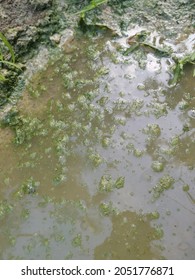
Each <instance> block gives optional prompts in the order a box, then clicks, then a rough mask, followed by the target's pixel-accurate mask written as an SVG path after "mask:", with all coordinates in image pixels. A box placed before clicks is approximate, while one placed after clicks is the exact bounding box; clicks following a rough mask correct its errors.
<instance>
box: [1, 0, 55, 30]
mask: <svg viewBox="0 0 195 280" xmlns="http://www.w3.org/2000/svg"><path fill="white" fill-rule="evenodd" d="M36 2H37V3H38V2H41V1H34V4H33V1H29V0H0V26H1V32H6V31H7V30H8V29H11V28H16V27H17V28H20V29H22V30H25V29H26V27H28V26H29V25H30V26H32V25H37V21H39V20H40V19H42V18H44V17H45V15H46V13H47V11H46V10H47V8H48V7H49V6H50V5H51V1H42V2H45V3H48V5H47V4H45V5H38V4H36Z"/></svg>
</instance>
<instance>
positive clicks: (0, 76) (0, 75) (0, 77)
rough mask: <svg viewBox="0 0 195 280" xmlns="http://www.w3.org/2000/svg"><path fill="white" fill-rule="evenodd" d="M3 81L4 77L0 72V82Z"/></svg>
mask: <svg viewBox="0 0 195 280" xmlns="http://www.w3.org/2000/svg"><path fill="white" fill-rule="evenodd" d="M4 81H6V78H5V77H4V76H3V75H2V74H0V82H4Z"/></svg>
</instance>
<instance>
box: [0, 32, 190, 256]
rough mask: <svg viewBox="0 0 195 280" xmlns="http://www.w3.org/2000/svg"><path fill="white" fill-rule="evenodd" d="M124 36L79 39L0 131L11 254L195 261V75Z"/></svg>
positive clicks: (0, 237) (4, 220) (0, 212)
mask: <svg viewBox="0 0 195 280" xmlns="http://www.w3.org/2000/svg"><path fill="white" fill-rule="evenodd" d="M120 40H121V39H120ZM120 40H116V39H112V38H110V36H107V35H104V36H100V37H97V38H93V39H91V38H87V37H86V38H83V37H82V39H81V38H78V39H75V41H74V43H73V45H72V47H71V48H70V49H69V51H68V52H62V53H60V54H59V55H58V56H57V57H56V58H55V60H52V61H50V63H49V64H48V66H47V68H46V69H45V70H44V71H42V72H41V73H38V74H37V75H35V76H34V77H33V79H32V81H31V82H30V83H29V85H28V86H27V87H26V89H25V92H24V93H23V99H21V100H20V102H19V104H18V107H17V110H19V115H15V116H14V114H12V116H11V117H10V119H11V121H10V122H11V123H12V126H11V128H10V127H6V128H3V129H1V130H0V133H1V142H0V145H1V146H0V155H1V156H0V172H1V173H0V185H1V188H0V225H1V226H0V247H1V250H0V257H1V259H162V258H163V259H164V258H165V259H194V257H195V245H194V244H195V242H194V241H195V219H194V217H195V187H194V186H195V176H194V168H195V161H194V154H195V145H194V141H195V116H194V110H195V96H194V81H193V80H192V71H193V69H192V68H190V67H186V68H185V74H184V76H183V78H182V80H181V82H180V83H179V84H178V85H177V86H176V87H170V86H169V79H170V73H169V71H168V69H169V64H170V61H169V59H168V58H159V57H156V56H155V55H154V54H152V53H148V54H146V55H145V58H143V60H141V61H140V60H139V63H138V62H137V59H138V54H137V57H136V55H130V56H128V57H124V56H123V55H122V54H121V53H120V52H119V51H118V50H117V49H118V45H119V44H121V42H120Z"/></svg>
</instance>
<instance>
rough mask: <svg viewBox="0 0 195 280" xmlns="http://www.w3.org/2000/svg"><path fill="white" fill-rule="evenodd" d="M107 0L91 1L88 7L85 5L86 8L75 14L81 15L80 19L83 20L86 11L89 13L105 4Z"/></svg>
mask: <svg viewBox="0 0 195 280" xmlns="http://www.w3.org/2000/svg"><path fill="white" fill-rule="evenodd" d="M107 1H108V0H92V1H91V2H90V4H89V5H87V6H86V7H84V8H83V9H82V10H81V11H79V12H77V13H76V15H79V14H80V15H81V17H82V18H84V16H85V13H86V12H88V11H91V10H93V9H95V8H96V7H98V6H99V5H102V4H104V3H106V2H107Z"/></svg>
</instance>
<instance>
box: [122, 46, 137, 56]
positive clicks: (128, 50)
mask: <svg viewBox="0 0 195 280" xmlns="http://www.w3.org/2000/svg"><path fill="white" fill-rule="evenodd" d="M139 46H140V44H139V43H135V44H133V45H132V46H131V47H130V48H127V49H126V50H125V51H124V53H123V55H125V56H127V55H129V54H130V53H132V52H133V51H135V50H136V49H137V48H138V47H139Z"/></svg>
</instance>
